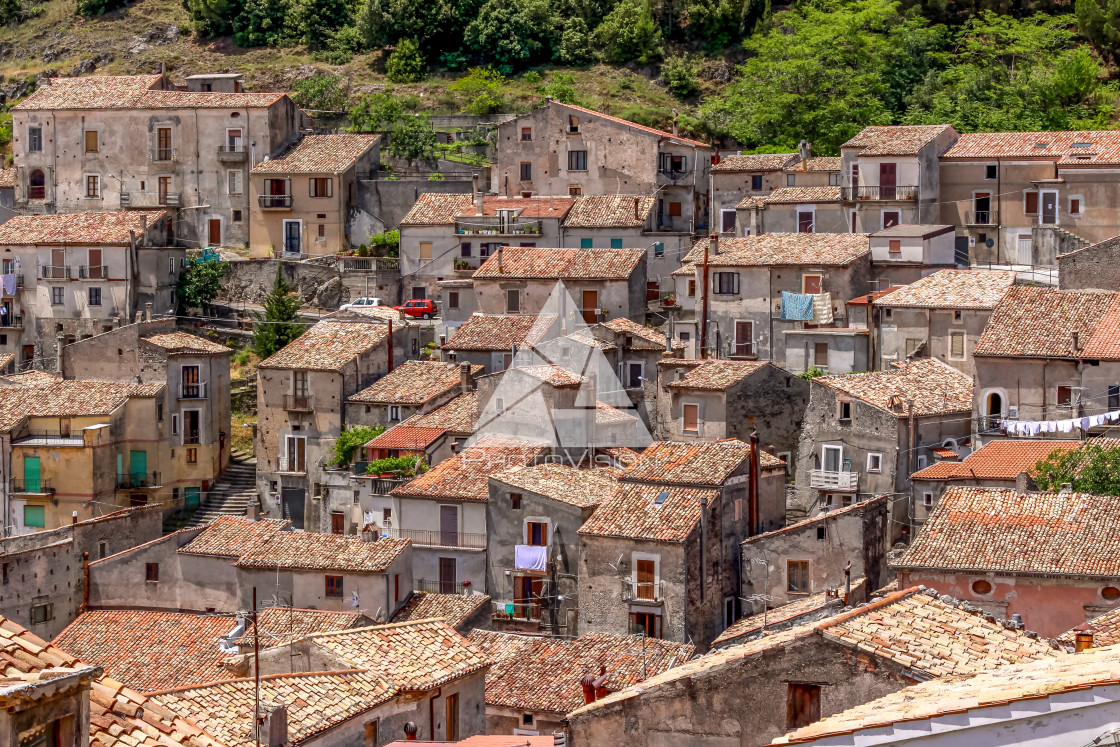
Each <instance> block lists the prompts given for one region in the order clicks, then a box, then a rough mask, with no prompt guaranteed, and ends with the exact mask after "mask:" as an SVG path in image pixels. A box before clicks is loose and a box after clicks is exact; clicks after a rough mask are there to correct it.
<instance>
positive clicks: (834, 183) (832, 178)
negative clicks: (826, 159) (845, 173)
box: [828, 171, 840, 187]
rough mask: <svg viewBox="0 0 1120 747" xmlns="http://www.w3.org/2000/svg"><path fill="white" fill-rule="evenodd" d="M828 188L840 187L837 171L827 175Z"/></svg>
mask: <svg viewBox="0 0 1120 747" xmlns="http://www.w3.org/2000/svg"><path fill="white" fill-rule="evenodd" d="M828 186H830V187H839V186H840V172H839V171H833V172H831V173H829V175H828Z"/></svg>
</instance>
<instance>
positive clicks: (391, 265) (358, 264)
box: [338, 257, 401, 272]
mask: <svg viewBox="0 0 1120 747" xmlns="http://www.w3.org/2000/svg"><path fill="white" fill-rule="evenodd" d="M338 262H339V265H340V266H341V269H342V271H343V272H400V270H401V260H400V257H339V258H338Z"/></svg>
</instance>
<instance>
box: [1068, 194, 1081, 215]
mask: <svg viewBox="0 0 1120 747" xmlns="http://www.w3.org/2000/svg"><path fill="white" fill-rule="evenodd" d="M1069 213H1070V215H1081V198H1080V197H1071V198H1069Z"/></svg>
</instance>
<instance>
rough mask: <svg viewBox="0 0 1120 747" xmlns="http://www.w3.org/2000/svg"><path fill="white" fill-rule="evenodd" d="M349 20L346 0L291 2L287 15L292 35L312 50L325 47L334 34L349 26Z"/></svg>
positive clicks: (300, 0)
mask: <svg viewBox="0 0 1120 747" xmlns="http://www.w3.org/2000/svg"><path fill="white" fill-rule="evenodd" d="M350 20H351V18H350V3H349V2H347V0H293V2H292V6H291V11H290V12H289V15H288V23H289V24H290V26H291V31H292V33H293V34H294V35H295V37H296V38H297V39H298V40H299V41H301V42H303V43H304V44H306V45H307V46H309V47H311V48H312V49H321V48H323V47H325V46H326V45H327V43H328V42H329V41H330V39H331V37H332V36H333V35H334V32H335V31H337V30H338V29H340V28H343V27H344V26H348V25H350Z"/></svg>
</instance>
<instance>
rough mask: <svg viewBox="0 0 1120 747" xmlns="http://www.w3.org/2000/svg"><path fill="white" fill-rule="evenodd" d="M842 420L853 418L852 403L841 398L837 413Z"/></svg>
mask: <svg viewBox="0 0 1120 747" xmlns="http://www.w3.org/2000/svg"><path fill="white" fill-rule="evenodd" d="M836 417H838V418H839V419H840V420H851V419H852V403H851V402H849V401H847V400H840V402H838V403H837V415H836Z"/></svg>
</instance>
